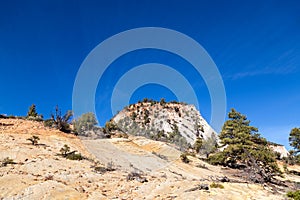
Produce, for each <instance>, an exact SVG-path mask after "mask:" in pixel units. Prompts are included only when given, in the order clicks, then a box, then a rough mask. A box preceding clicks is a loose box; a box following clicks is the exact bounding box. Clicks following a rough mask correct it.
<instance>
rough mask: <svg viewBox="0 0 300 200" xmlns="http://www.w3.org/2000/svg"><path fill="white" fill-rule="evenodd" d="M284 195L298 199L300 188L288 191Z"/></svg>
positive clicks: (299, 197)
mask: <svg viewBox="0 0 300 200" xmlns="http://www.w3.org/2000/svg"><path fill="white" fill-rule="evenodd" d="M286 196H287V197H289V198H292V199H294V200H300V190H296V191H289V192H288V193H287V194H286Z"/></svg>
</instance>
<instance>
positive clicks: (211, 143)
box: [198, 133, 218, 158]
mask: <svg viewBox="0 0 300 200" xmlns="http://www.w3.org/2000/svg"><path fill="white" fill-rule="evenodd" d="M217 147H218V143H217V136H216V135H215V134H214V133H213V134H212V135H211V137H208V138H206V139H205V140H203V142H202V145H201V147H200V149H199V151H198V152H199V154H200V155H205V156H206V158H208V157H209V155H210V154H212V153H214V152H216V150H217Z"/></svg>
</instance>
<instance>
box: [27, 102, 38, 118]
mask: <svg viewBox="0 0 300 200" xmlns="http://www.w3.org/2000/svg"><path fill="white" fill-rule="evenodd" d="M37 116H38V114H37V112H36V106H35V105H34V104H32V105H31V106H30V107H29V110H28V112H27V117H37Z"/></svg>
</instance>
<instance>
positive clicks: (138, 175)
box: [127, 172, 148, 183]
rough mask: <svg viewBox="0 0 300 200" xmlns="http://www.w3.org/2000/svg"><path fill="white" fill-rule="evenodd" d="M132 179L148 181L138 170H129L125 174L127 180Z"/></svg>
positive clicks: (141, 181)
mask: <svg viewBox="0 0 300 200" xmlns="http://www.w3.org/2000/svg"><path fill="white" fill-rule="evenodd" d="M132 180H136V181H138V182H140V183H145V182H148V180H147V179H146V178H145V177H143V176H142V174H141V173H139V172H130V173H129V174H128V175H127V181H132Z"/></svg>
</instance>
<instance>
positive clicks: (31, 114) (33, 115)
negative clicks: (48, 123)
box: [26, 104, 43, 121]
mask: <svg viewBox="0 0 300 200" xmlns="http://www.w3.org/2000/svg"><path fill="white" fill-rule="evenodd" d="M26 119H29V120H34V121H43V115H39V114H38V113H37V111H36V106H35V104H32V105H31V106H30V107H29V109H28V112H27V116H26Z"/></svg>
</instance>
